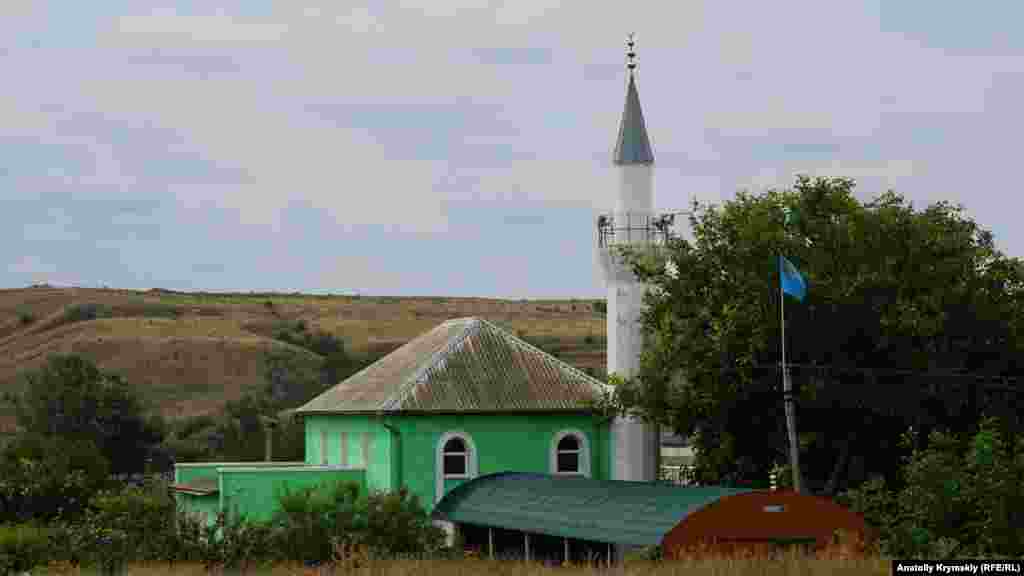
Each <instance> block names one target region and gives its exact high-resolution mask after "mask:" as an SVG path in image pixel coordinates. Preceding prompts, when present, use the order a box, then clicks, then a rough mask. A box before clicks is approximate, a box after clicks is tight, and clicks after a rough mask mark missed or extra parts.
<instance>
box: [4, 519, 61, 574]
mask: <svg viewBox="0 0 1024 576" xmlns="http://www.w3.org/2000/svg"><path fill="white" fill-rule="evenodd" d="M49 561H50V533H49V531H48V530H46V529H45V528H43V527H41V526H39V525H37V524H34V523H27V524H7V525H0V574H18V573H22V572H27V571H29V570H31V569H32V568H34V567H36V566H40V565H44V564H46V563H48V562H49Z"/></svg>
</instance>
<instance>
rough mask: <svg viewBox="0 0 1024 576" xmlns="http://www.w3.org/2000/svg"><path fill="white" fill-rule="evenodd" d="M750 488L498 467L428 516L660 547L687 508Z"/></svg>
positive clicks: (455, 491) (447, 497)
mask: <svg viewBox="0 0 1024 576" xmlns="http://www.w3.org/2000/svg"><path fill="white" fill-rule="evenodd" d="M752 491H753V490H750V489H746V488H725V487H721V486H702V487H690V486H672V485H669V484H657V483H649V482H625V481H620V480H592V479H590V478H581V477H571V476H553V475H549V474H529V473H520V472H501V473H498V474H489V475H486V476H480V477H478V478H476V479H474V480H471V481H469V482H467V483H465V484H463V485H461V486H458V487H457V488H455V489H453V490H452V491H450V492H448V493H447V494H446V495H445V496H444V498H442V499H441V501H440V502H438V503H437V506H435V507H434V511H433V513H432V517H433V518H435V519H437V520H447V521H449V522H455V523H460V524H474V525H477V526H491V527H494V528H505V529H509V530H517V531H521V532H530V533H534V534H548V535H550V536H561V537H566V538H575V539H579V540H590V541H592V542H607V543H612V544H627V545H637V546H651V545H655V544H660V543H661V540H662V538H663V537H664V536H665V534H667V533H668V531H669V530H671V529H672V528H673V527H675V525H676V524H678V523H679V522H680V521H682V520H683V518H685V517H686V516H687V515H688V514H690V513H691V512H696V511H697V510H700V509H701V508H704V507H705V506H707V505H709V504H711V503H712V502H715V501H716V500H718V499H720V498H723V497H725V496H730V495H733V494H742V493H746V492H752Z"/></svg>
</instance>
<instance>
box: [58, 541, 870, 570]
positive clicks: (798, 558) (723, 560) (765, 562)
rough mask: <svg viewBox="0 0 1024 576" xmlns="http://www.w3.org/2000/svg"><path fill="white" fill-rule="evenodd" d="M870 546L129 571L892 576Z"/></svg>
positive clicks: (353, 557) (337, 554) (352, 559)
mask: <svg viewBox="0 0 1024 576" xmlns="http://www.w3.org/2000/svg"><path fill="white" fill-rule="evenodd" d="M863 545H864V543H863V542H862V541H860V540H859V539H856V538H850V537H849V535H846V534H844V535H841V538H840V539H838V540H837V541H835V542H834V543H833V544H832V545H829V546H827V547H825V548H823V549H819V550H817V551H816V552H814V553H813V554H808V553H804V552H800V551H799V550H797V549H795V548H793V549H790V550H788V551H785V552H782V553H776V554H774V555H772V554H763V555H760V556H755V555H754V553H752V552H751V551H750V550H749V549H747V550H745V551H740V552H739V553H732V554H731V555H730V556H729V557H725V556H718V557H715V558H711V557H705V558H702V559H685V560H664V561H661V562H650V561H637V560H630V559H628V558H627V560H626V562H625V563H624V564H619V565H615V566H607V565H601V564H595V563H591V564H574V565H570V564H565V565H561V566H544V565H541V564H539V563H536V562H534V563H527V562H522V561H514V560H504V561H498V560H490V559H484V558H480V557H479V556H476V555H474V554H472V553H470V552H467V554H466V557H465V558H464V559H461V560H376V561H375V560H370V559H369V557H368V555H367V553H366V550H365V548H360V549H357V548H353V547H347V546H340V545H339V546H336V547H335V550H334V554H333V557H334V563H333V564H330V565H327V566H323V567H316V568H310V567H306V566H303V565H301V564H297V563H291V564H276V565H272V566H249V567H246V568H245V569H239V568H233V569H223V568H219V567H218V568H214V569H213V570H211V571H209V572H208V571H207V570H206V569H205V568H204V567H203V566H202V565H200V564H181V563H177V564H175V565H174V566H168V565H167V564H166V563H159V564H158V563H152V564H132V565H129V566H128V567H127V570H126V572H125V573H126V574H128V575H130V576H165V575H167V576H169V575H171V574H194V575H195V576H206V575H207V574H211V573H212V574H213V575H215V576H221V575H225V574H251V575H254V576H257V575H259V576H262V575H267V576H269V575H275V576H276V575H280V576H285V575H288V576H336V575H337V576H340V575H367V576H369V575H373V576H412V575H420V574H446V575H454V576H554V575H563V576H574V575H576V576H599V575H606V576H640V575H651V576H676V575H682V574H698V575H704V576H713V575H722V576H724V575H740V574H742V575H761V576H792V575H797V574H799V575H807V576H816V575H822V576H824V575H826V574H849V575H854V574H857V575H863V574H888V573H889V565H890V561H889V560H887V559H883V558H881V557H878V556H865V555H864V548H863ZM711 550H714V548H713V547H711V546H709V545H698V546H695V547H693V549H692V551H693V552H696V553H702V554H710V553H711V552H710V551H711ZM47 573H48V574H60V575H68V576H71V575H76V574H94V573H95V572H91V571H88V570H86V571H82V570H77V569H71V568H70V567H69V566H68V565H66V564H52V565H51V566H50V567H49V570H47Z"/></svg>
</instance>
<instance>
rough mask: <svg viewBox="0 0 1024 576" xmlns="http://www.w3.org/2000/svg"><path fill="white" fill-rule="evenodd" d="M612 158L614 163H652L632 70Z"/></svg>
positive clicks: (648, 140)
mask: <svg viewBox="0 0 1024 576" xmlns="http://www.w3.org/2000/svg"><path fill="white" fill-rule="evenodd" d="M614 159H615V163H616V164H652V163H654V152H653V151H652V150H651V141H650V139H649V138H648V137H647V127H646V125H645V124H644V113H643V111H642V110H641V109H640V95H639V94H638V93H637V91H636V81H635V80H634V78H633V74H632V72H631V73H630V74H629V87H628V88H627V89H626V107H625V109H624V110H623V111H622V122H621V123H620V124H619V138H618V139H617V140H616V141H615V157H614Z"/></svg>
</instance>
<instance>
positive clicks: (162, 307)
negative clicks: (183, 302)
mask: <svg viewBox="0 0 1024 576" xmlns="http://www.w3.org/2000/svg"><path fill="white" fill-rule="evenodd" d="M139 314H140V315H141V316H142V317H143V318H178V317H179V316H181V309H180V308H178V307H177V306H173V305H171V304H164V303H159V302H144V303H143V304H142V307H141V308H140V310H139Z"/></svg>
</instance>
